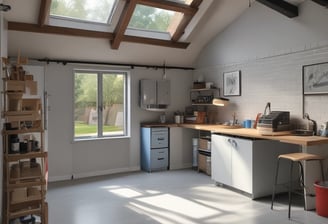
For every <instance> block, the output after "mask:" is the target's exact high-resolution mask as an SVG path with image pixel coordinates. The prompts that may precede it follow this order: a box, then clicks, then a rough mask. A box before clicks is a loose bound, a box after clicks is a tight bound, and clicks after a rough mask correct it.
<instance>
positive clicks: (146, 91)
mask: <svg viewBox="0 0 328 224" xmlns="http://www.w3.org/2000/svg"><path fill="white" fill-rule="evenodd" d="M140 101H141V102H140V103H141V105H154V104H156V80H152V79H143V80H140Z"/></svg>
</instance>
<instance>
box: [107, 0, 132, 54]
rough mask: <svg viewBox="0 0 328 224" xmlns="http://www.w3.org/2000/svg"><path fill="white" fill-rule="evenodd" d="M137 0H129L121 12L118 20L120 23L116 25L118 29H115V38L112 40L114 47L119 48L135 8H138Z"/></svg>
mask: <svg viewBox="0 0 328 224" xmlns="http://www.w3.org/2000/svg"><path fill="white" fill-rule="evenodd" d="M136 5H137V0H130V1H127V2H126V4H125V7H124V9H123V11H122V13H121V16H120V19H119V21H118V24H117V26H116V29H115V31H114V39H113V40H111V47H112V49H118V48H119V46H120V44H121V42H122V39H123V36H124V33H125V30H126V28H127V27H128V25H129V22H130V19H131V17H132V14H133V12H134V9H135V8H136Z"/></svg>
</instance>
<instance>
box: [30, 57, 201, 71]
mask: <svg viewBox="0 0 328 224" xmlns="http://www.w3.org/2000/svg"><path fill="white" fill-rule="evenodd" d="M34 60H37V61H40V62H46V63H47V64H49V63H50V62H55V63H57V64H59V63H62V64H63V65H66V64H68V63H70V64H92V65H113V66H125V67H130V68H131V69H134V68H135V67H143V68H154V69H181V70H195V68H191V67H179V66H168V65H165V64H164V65H144V64H127V63H114V62H95V61H79V60H64V59H49V58H44V59H34Z"/></svg>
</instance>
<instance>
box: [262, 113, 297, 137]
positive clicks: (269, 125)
mask: <svg viewBox="0 0 328 224" xmlns="http://www.w3.org/2000/svg"><path fill="white" fill-rule="evenodd" d="M289 122H290V118H289V112H288V111H271V112H270V113H269V114H268V115H262V116H261V117H260V119H259V121H258V124H257V129H258V130H259V131H261V130H263V131H271V132H278V131H288V130H290V128H291V126H290V123H289Z"/></svg>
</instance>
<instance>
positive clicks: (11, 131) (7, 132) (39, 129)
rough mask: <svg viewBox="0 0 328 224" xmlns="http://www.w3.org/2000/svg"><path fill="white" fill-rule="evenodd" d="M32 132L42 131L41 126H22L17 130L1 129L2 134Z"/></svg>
mask: <svg viewBox="0 0 328 224" xmlns="http://www.w3.org/2000/svg"><path fill="white" fill-rule="evenodd" d="M33 132H40V133H41V132H44V130H43V129H42V128H41V127H38V128H24V129H19V130H3V131H2V134H3V135H17V134H26V133H33Z"/></svg>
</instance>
